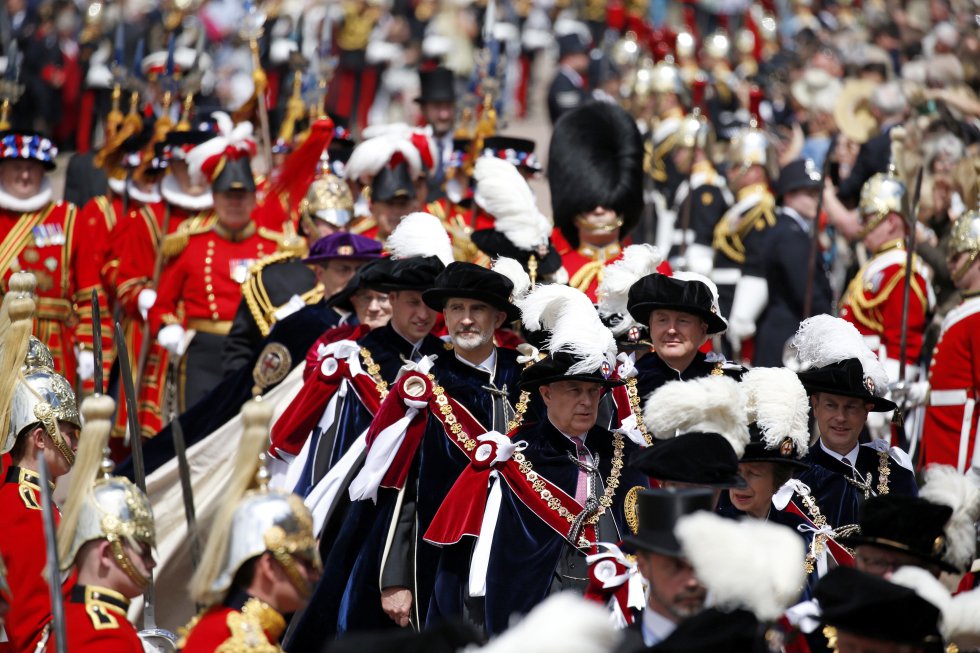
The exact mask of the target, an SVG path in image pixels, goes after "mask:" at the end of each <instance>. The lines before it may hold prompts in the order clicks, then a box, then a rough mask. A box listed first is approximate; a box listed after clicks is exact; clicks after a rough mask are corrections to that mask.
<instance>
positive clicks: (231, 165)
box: [211, 156, 255, 193]
mask: <svg viewBox="0 0 980 653" xmlns="http://www.w3.org/2000/svg"><path fill="white" fill-rule="evenodd" d="M236 190H239V191H243V192H246V193H254V192H255V177H253V176H252V164H251V163H250V162H249V158H248V157H247V156H243V157H239V158H237V159H233V158H231V157H228V158H227V159H226V160H225V164H224V166H222V168H221V172H219V173H218V176H217V177H216V178H215V180H214V181H213V182H211V192H212V193H226V192H229V191H236Z"/></svg>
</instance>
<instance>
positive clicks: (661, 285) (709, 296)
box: [626, 272, 728, 335]
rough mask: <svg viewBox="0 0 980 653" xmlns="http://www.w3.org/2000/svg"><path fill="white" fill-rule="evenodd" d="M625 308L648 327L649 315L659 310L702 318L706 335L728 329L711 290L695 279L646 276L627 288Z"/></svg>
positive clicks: (656, 275)
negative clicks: (706, 329)
mask: <svg viewBox="0 0 980 653" xmlns="http://www.w3.org/2000/svg"><path fill="white" fill-rule="evenodd" d="M626 306H627V307H628V309H629V312H630V315H632V316H633V319H634V320H636V321H637V322H639V323H640V324H649V322H650V313H652V312H653V311H655V310H657V309H661V308H662V309H669V310H673V311H683V312H685V313H691V314H693V315H697V316H699V317H701V318H702V319H703V320H704V321H705V322H707V323H708V334H709V335H710V334H715V333H722V332H723V331H725V330H726V329H728V322H726V321H725V318H723V317H722V316H721V315H719V314H718V303H717V302H716V301H715V297H714V294H713V293H712V292H711V289H710V288H708V286H707V285H706V284H705V283H704V282H702V281H697V280H694V279H692V280H687V281H686V280H683V279H675V278H674V277H668V276H667V275H665V274H660V273H659V272H655V273H653V274H648V275H647V276H645V277H643V278H642V279H640V280H639V281H637V282H636V283H634V284H633V285H632V286H631V287H630V291H629V298H628V300H627V304H626Z"/></svg>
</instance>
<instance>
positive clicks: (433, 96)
mask: <svg viewBox="0 0 980 653" xmlns="http://www.w3.org/2000/svg"><path fill="white" fill-rule="evenodd" d="M419 85H420V86H421V87H422V94H421V95H420V96H419V97H418V98H416V100H415V101H416V102H418V104H419V108H420V109H421V110H422V118H423V120H425V125H426V127H427V128H428V129H429V131H430V132H431V134H432V139H433V140H434V141H435V143H436V149H435V152H433V157H432V158H433V159H435V160H434V161H433V163H434V169H433V170H432V172H431V174H430V175H429V196H428V198H427V200H426V201H428V202H434V201H436V200H438V199H439V198H441V197H444V196H445V191H444V190H443V184H445V183H446V168H447V166H448V164H449V160H450V158H451V157H452V153H453V132H454V127H455V126H456V79H455V77H454V76H453V72H452V71H451V70H449V69H448V68H443V67H442V66H440V67H438V68H435V69H433V70H427V71H422V72H420V73H419Z"/></svg>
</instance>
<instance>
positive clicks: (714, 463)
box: [628, 432, 747, 490]
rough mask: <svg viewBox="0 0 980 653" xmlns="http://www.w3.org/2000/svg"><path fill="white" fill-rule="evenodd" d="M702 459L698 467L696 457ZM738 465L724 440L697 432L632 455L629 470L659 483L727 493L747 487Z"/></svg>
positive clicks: (665, 441)
mask: <svg viewBox="0 0 980 653" xmlns="http://www.w3.org/2000/svg"><path fill="white" fill-rule="evenodd" d="M705 455H708V459H707V460H703V464H698V460H699V456H701V457H702V458H703V457H704V456H705ZM712 458H714V459H712ZM738 462H739V461H738V459H737V458H735V451H734V450H733V449H732V448H731V444H729V443H728V440H726V439H725V437H724V436H722V435H719V434H717V433H700V432H696V433H685V434H683V435H678V436H675V437H673V438H670V439H667V440H658V441H656V442H655V443H654V444H653V446H651V447H646V448H645V449H640V450H639V451H637V452H635V453H634V454H633V455H632V456H631V457H630V459H629V461H628V466H629V467H630V468H631V469H635V470H637V471H639V472H641V473H643V474H646V475H647V476H650V477H651V478H655V479H657V480H660V481H668V482H671V483H685V484H688V485H695V486H699V487H707V488H712V489H716V490H728V489H738V488H744V487H747V483H746V482H745V479H744V478H742V477H741V475H739V473H738ZM684 464H686V465H687V467H684Z"/></svg>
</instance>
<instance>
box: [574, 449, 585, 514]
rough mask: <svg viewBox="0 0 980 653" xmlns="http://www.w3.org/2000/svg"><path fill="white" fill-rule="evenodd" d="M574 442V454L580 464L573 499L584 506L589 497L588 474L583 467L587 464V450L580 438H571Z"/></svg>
mask: <svg viewBox="0 0 980 653" xmlns="http://www.w3.org/2000/svg"><path fill="white" fill-rule="evenodd" d="M572 442H574V443H575V455H577V456H578V461H579V463H580V466H579V468H578V483H577V484H576V486H575V501H577V502H578V503H579V505H581V506H584V505H585V502H586V500H588V498H589V475H588V473H587V472H586V471H585V467H586V466H588V464H589V450H588V449H586V448H585V444H583V443H582V439H581V438H572Z"/></svg>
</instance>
